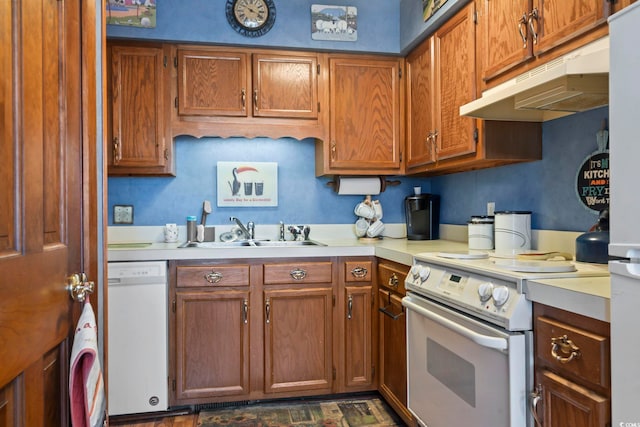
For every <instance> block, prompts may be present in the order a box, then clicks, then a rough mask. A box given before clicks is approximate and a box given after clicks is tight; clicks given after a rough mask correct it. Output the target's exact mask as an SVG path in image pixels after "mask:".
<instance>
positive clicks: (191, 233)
mask: <svg viewBox="0 0 640 427" xmlns="http://www.w3.org/2000/svg"><path fill="white" fill-rule="evenodd" d="M195 241H196V217H195V216H193V215H189V216H188V217H187V242H195Z"/></svg>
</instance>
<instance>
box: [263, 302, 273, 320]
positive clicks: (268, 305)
mask: <svg viewBox="0 0 640 427" xmlns="http://www.w3.org/2000/svg"><path fill="white" fill-rule="evenodd" d="M264 313H265V319H266V322H267V323H269V322H270V321H271V303H270V302H269V298H267V299H266V301H265V302H264Z"/></svg>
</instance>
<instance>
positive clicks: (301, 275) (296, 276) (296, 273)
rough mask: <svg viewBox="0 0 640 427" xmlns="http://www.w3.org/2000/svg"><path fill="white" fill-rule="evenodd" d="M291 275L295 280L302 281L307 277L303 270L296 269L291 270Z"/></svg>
mask: <svg viewBox="0 0 640 427" xmlns="http://www.w3.org/2000/svg"><path fill="white" fill-rule="evenodd" d="M289 275H290V276H291V278H292V279H293V280H302V279H304V278H305V277H307V272H306V271H304V270H303V269H301V268H296V269H295V270H291V271H290V272H289Z"/></svg>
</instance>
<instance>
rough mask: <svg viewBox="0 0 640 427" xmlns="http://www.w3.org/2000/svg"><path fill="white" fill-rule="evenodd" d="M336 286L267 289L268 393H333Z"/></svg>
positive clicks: (265, 305)
mask: <svg viewBox="0 0 640 427" xmlns="http://www.w3.org/2000/svg"><path fill="white" fill-rule="evenodd" d="M332 300H333V290H332V286H331V283H325V284H321V285H319V286H311V287H305V288H303V289H300V288H295V289H268V288H267V289H265V290H264V311H265V313H264V315H265V321H264V358H265V361H264V370H265V378H264V391H265V393H275V392H293V391H309V390H313V391H315V392H317V393H318V394H322V393H330V392H331V387H332V384H333V381H332V378H333V373H332V367H333V365H332V364H333V359H332V334H333V328H332V322H331V317H332V313H333V302H332Z"/></svg>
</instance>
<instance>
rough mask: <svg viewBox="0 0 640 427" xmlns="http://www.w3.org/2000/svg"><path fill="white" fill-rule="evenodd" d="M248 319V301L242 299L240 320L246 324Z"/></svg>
mask: <svg viewBox="0 0 640 427" xmlns="http://www.w3.org/2000/svg"><path fill="white" fill-rule="evenodd" d="M248 319H249V301H247V300H246V299H244V300H243V301H242V321H243V323H244V324H245V325H246V324H247V322H248Z"/></svg>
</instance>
